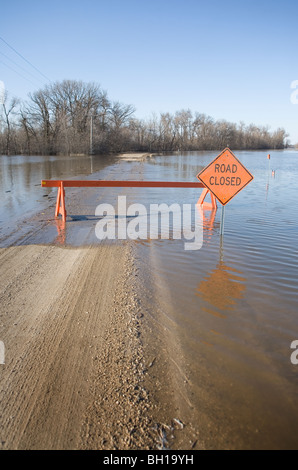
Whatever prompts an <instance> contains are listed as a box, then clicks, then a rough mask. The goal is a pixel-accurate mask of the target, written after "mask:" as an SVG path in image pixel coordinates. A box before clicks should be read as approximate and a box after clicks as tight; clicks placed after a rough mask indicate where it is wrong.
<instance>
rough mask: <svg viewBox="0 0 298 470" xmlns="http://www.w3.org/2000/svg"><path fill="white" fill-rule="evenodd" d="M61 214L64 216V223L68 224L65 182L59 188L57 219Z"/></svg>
mask: <svg viewBox="0 0 298 470" xmlns="http://www.w3.org/2000/svg"><path fill="white" fill-rule="evenodd" d="M59 214H61V215H62V220H63V222H66V210H65V189H64V185H63V181H61V183H60V186H59V188H58V193H57V202H56V211H55V217H58V215H59Z"/></svg>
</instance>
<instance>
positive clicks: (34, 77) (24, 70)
mask: <svg viewBox="0 0 298 470" xmlns="http://www.w3.org/2000/svg"><path fill="white" fill-rule="evenodd" d="M0 54H1V55H3V56H4V57H5V59H7V60H9V61H10V62H12V63H13V64H14V65H16V66H17V67H19V68H20V69H21V70H23V72H25V73H27V74H28V75H30V76H31V77H32V78H33V79H34V80H36V81H38V82H40V83H44V81H42V79H41V78H38V77H37V76H36V75H33V74H32V73H31V72H28V70H26V69H25V68H24V67H22V66H21V65H19V64H18V63H17V62H15V61H14V60H12V59H11V58H10V57H8V56H7V55H6V54H3V52H1V51H0ZM1 62H2V61H1ZM2 64H4V65H6V64H5V63H4V62H2ZM6 67H9V66H8V65H6ZM10 68H11V70H13V71H14V72H16V73H18V74H19V75H20V76H21V77H22V78H25V79H26V80H29V79H28V78H26V77H23V76H22V75H21V74H20V73H19V72H17V71H16V70H14V69H13V68H12V67H10Z"/></svg>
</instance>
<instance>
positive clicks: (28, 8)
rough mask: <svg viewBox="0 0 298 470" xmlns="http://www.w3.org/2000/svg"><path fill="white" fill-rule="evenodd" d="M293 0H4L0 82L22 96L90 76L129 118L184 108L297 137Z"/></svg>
mask: <svg viewBox="0 0 298 470" xmlns="http://www.w3.org/2000/svg"><path fill="white" fill-rule="evenodd" d="M297 18H298V2H297V0H283V1H276V0H271V1H267V0H259V1H255V0H250V1H247V0H238V1H233V0H226V1H225V0H221V1H219V0H209V1H201V0H151V1H149V0H148V1H147V0H146V1H143V0H138V1H137V0H81V1H77V0H71V1H68V0H59V1H56V0H51V1H44V0H26V1H24V0H22V1H20V0H10V1H8V2H3V3H2V6H1V17H0V25H1V26H0V37H1V38H3V39H4V40H5V41H6V42H7V43H8V44H9V45H10V46H12V47H13V48H14V49H15V50H16V51H17V52H19V53H20V54H21V55H22V56H23V57H25V58H26V59H27V60H28V61H29V62H30V63H31V64H32V65H34V67H36V69H38V70H39V71H40V72H41V73H42V75H41V74H40V73H39V72H38V71H37V70H36V69H35V68H33V67H31V66H30V65H29V64H28V63H27V62H25V61H24V60H23V59H22V58H21V57H20V56H18V55H17V54H16V53H15V52H14V51H13V50H12V49H11V48H9V47H8V46H7V45H6V44H5V43H4V42H3V41H2V40H0V80H2V81H3V82H4V83H5V86H6V89H7V90H8V92H9V94H10V96H18V97H20V98H22V99H26V98H27V95H28V93H29V92H32V91H35V90H37V89H39V88H42V87H43V86H44V85H45V84H46V83H49V81H48V80H47V79H46V78H45V77H47V78H48V79H49V80H51V81H57V80H59V81H60V80H63V79H75V80H83V81H86V82H96V83H98V84H99V85H100V86H101V87H102V88H103V89H104V90H107V92H108V95H109V97H110V98H111V99H113V100H119V101H121V102H123V103H126V104H133V105H134V106H135V108H136V113H135V115H136V117H139V118H144V119H146V118H149V117H150V116H151V115H152V113H156V114H159V113H160V112H166V111H169V112H171V113H174V112H175V111H177V110H180V109H191V110H192V111H193V112H196V111H198V112H201V113H205V114H207V115H210V116H212V117H213V118H215V119H226V120H228V121H232V122H236V123H238V122H240V121H243V122H244V123H246V124H250V123H254V124H256V125H268V126H269V127H270V129H271V130H274V129H276V128H277V127H284V128H285V129H286V130H287V132H288V133H289V134H290V139H291V142H292V143H296V142H298V104H293V103H292V102H291V100H290V98H291V94H292V93H293V90H292V89H291V83H292V82H293V81H294V80H298V58H297V55H298V27H297Z"/></svg>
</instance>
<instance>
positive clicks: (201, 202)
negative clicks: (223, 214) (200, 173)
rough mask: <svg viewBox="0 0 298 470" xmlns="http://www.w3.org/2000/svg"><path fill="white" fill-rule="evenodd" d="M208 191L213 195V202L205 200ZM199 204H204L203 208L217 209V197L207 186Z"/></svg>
mask: <svg viewBox="0 0 298 470" xmlns="http://www.w3.org/2000/svg"><path fill="white" fill-rule="evenodd" d="M208 193H209V194H210V197H211V203H210V202H205V198H206V196H207V194H208ZM197 204H198V205H199V206H202V207H203V209H208V210H212V209H217V203H216V197H215V196H214V195H213V194H212V193H211V192H210V191H209V189H207V188H204V189H203V191H202V194H201V196H200V197H199V199H198V202H197Z"/></svg>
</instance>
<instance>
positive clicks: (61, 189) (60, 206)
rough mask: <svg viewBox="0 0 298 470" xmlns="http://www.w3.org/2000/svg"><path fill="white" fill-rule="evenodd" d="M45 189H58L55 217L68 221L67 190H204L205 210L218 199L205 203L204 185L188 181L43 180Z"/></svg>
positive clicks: (210, 207)
mask: <svg viewBox="0 0 298 470" xmlns="http://www.w3.org/2000/svg"><path fill="white" fill-rule="evenodd" d="M41 186H42V187H43V188H58V194H57V202H56V210H55V216H56V217H58V216H59V214H61V215H62V220H63V221H64V222H65V221H66V208H65V188H99V187H101V188H103V187H106V188H107V187H109V188H127V187H129V188H204V189H203V192H202V195H201V196H200V198H199V200H198V202H197V203H198V204H199V205H201V206H202V207H203V209H207V210H211V209H216V208H217V204H216V198H215V197H214V196H213V194H212V193H210V196H211V203H207V202H204V199H205V197H206V195H207V193H208V192H210V191H209V189H207V188H206V186H205V185H204V184H203V183H200V182H187V181H116V180H114V181H108V180H42V181H41Z"/></svg>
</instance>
